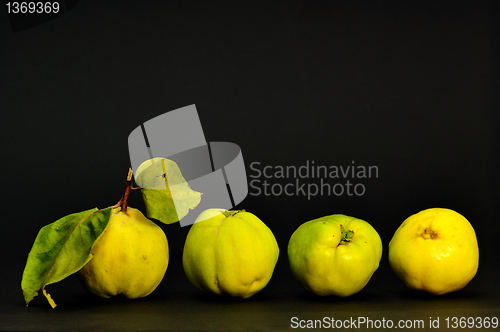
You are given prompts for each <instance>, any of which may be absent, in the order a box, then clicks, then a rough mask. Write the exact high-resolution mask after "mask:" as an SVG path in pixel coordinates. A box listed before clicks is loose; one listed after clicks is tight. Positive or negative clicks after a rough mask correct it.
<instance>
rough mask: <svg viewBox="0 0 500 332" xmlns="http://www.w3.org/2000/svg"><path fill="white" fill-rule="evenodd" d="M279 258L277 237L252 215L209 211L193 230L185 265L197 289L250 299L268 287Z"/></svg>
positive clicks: (189, 277) (204, 213)
mask: <svg viewBox="0 0 500 332" xmlns="http://www.w3.org/2000/svg"><path fill="white" fill-rule="evenodd" d="M278 254H279V249H278V244H277V242H276V239H275V238H274V235H273V233H272V232H271V230H270V229H269V228H268V227H267V226H266V225H265V224H264V223H263V222H262V221H261V220H260V219H259V218H257V217H256V216H255V215H253V214H252V213H249V212H240V211H226V210H223V209H209V210H206V211H204V212H202V213H201V214H200V216H199V217H198V218H197V219H196V222H195V223H194V224H193V225H192V226H191V229H190V230H189V233H188V235H187V237H186V243H185V245H184V253H183V260H182V262H183V266H184V271H185V273H186V276H187V277H188V279H189V281H190V282H191V283H192V284H193V285H194V286H195V287H196V288H198V289H200V290H202V291H207V292H211V293H215V294H218V295H224V294H225V295H230V296H235V297H242V298H247V297H250V296H252V295H254V294H255V293H257V292H259V291H260V290H261V289H262V288H264V287H265V286H266V285H267V283H268V282H269V280H270V279H271V276H272V274H273V271H274V267H275V265H276V262H277V260H278Z"/></svg>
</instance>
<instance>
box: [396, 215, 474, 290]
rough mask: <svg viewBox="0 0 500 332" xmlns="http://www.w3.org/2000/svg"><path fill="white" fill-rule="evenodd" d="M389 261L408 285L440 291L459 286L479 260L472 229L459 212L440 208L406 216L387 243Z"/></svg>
mask: <svg viewBox="0 0 500 332" xmlns="http://www.w3.org/2000/svg"><path fill="white" fill-rule="evenodd" d="M389 262H390V264H391V267H392V269H393V271H394V272H395V273H396V275H397V276H398V277H399V278H400V279H401V280H403V282H404V283H405V284H406V285H407V286H408V287H410V288H413V289H417V290H422V291H426V292H429V293H432V294H436V295H441V294H445V293H449V292H453V291H457V290H460V289H462V288H464V287H465V285H467V284H468V283H469V281H471V280H472V278H474V276H475V275H476V272H477V268H478V264H479V248H478V246H477V239H476V233H475V232H474V228H472V226H471V224H470V223H469V221H467V219H465V218H464V217H463V216H462V215H461V214H459V213H457V212H455V211H453V210H449V209H442V208H433V209H427V210H424V211H421V212H419V213H417V214H414V215H412V216H410V217H409V218H408V219H406V220H405V221H404V222H403V223H402V224H401V226H399V228H398V229H397V230H396V233H395V234H394V236H393V238H392V240H391V242H390V243H389Z"/></svg>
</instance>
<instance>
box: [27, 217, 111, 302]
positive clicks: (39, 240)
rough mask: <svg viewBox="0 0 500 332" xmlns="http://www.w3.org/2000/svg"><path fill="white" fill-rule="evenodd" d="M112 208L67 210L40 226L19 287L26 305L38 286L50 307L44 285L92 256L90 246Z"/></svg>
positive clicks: (37, 289) (104, 225)
mask: <svg viewBox="0 0 500 332" xmlns="http://www.w3.org/2000/svg"><path fill="white" fill-rule="evenodd" d="M111 212H112V208H111V207H109V208H107V209H103V210H98V209H97V208H94V209H91V210H87V211H83V212H79V213H74V214H70V215H68V216H66V217H63V218H61V219H59V220H57V221H55V222H53V223H52V224H49V225H47V226H44V227H42V229H41V230H40V232H38V235H37V237H36V239H35V243H34V244H33V247H32V248H31V251H30V253H29V254H28V260H27V262H26V267H25V268H24V272H23V278H22V281H21V288H22V290H23V295H24V299H25V301H26V305H28V303H29V302H30V301H31V300H32V299H33V298H34V297H35V296H36V295H38V291H40V290H42V291H43V294H44V295H45V297H46V298H47V301H49V303H50V305H51V306H52V308H55V306H56V304H55V303H54V301H53V300H52V298H51V297H50V294H48V293H47V292H46V290H45V286H47V285H49V284H53V283H56V282H58V281H61V280H63V279H64V278H66V277H67V276H69V275H71V274H73V273H75V272H77V271H79V270H80V269H81V268H82V267H83V266H85V264H87V262H88V261H89V260H90V259H92V254H91V253H90V249H91V248H92V246H93V245H94V243H95V242H96V241H97V239H98V238H99V237H100V236H101V234H102V232H103V231H104V230H105V229H106V226H107V225H108V222H109V219H110V218H111Z"/></svg>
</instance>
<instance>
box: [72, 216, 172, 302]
mask: <svg viewBox="0 0 500 332" xmlns="http://www.w3.org/2000/svg"><path fill="white" fill-rule="evenodd" d="M92 254H93V255H94V257H93V258H92V259H91V260H90V261H89V262H88V263H87V264H86V265H85V266H84V267H83V268H82V269H81V270H80V271H79V277H80V280H81V281H82V282H83V284H84V285H85V286H86V288H87V289H89V290H90V291H91V292H92V293H94V294H96V295H98V296H101V297H106V298H109V297H111V296H115V295H118V294H123V295H124V296H125V297H127V298H130V299H133V298H139V297H144V296H147V295H149V294H150V293H151V292H152V291H154V290H155V289H156V287H157V286H158V285H159V284H160V282H161V280H162V279H163V276H164V275H165V271H166V270H167V266H168V255H169V254H168V242H167V237H166V236H165V233H164V232H163V230H162V229H161V228H160V227H159V226H158V225H156V224H155V223H153V222H152V221H150V220H149V219H147V218H146V217H145V216H144V215H143V214H142V213H141V211H139V210H137V209H134V208H130V207H129V208H127V211H126V213H123V212H121V211H120V208H114V209H113V214H112V216H111V218H110V220H109V223H108V227H107V228H106V231H105V232H104V233H103V234H102V235H101V237H100V238H99V239H98V240H97V242H96V243H95V244H94V247H93V248H92Z"/></svg>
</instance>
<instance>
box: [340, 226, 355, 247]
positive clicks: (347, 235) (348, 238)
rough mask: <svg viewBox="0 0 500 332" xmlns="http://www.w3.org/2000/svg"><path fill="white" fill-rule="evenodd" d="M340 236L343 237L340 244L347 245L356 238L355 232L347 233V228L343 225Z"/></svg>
mask: <svg viewBox="0 0 500 332" xmlns="http://www.w3.org/2000/svg"><path fill="white" fill-rule="evenodd" d="M340 235H341V236H342V239H341V240H340V243H339V245H340V244H346V243H349V242H351V239H352V238H353V236H354V232H353V231H351V230H348V231H347V232H346V231H345V228H344V226H343V225H340Z"/></svg>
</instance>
